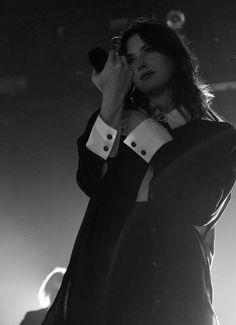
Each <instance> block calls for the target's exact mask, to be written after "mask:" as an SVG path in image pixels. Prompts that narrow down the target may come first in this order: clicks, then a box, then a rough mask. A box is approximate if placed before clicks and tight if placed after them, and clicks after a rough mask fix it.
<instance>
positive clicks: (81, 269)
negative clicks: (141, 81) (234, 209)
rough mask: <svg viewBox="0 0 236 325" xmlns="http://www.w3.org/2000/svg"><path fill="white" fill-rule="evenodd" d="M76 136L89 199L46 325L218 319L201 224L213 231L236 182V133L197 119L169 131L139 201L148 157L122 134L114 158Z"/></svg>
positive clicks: (180, 324)
mask: <svg viewBox="0 0 236 325" xmlns="http://www.w3.org/2000/svg"><path fill="white" fill-rule="evenodd" d="M97 114H98V112H96V113H95V114H94V115H93V116H92V117H91V119H90V120H89V123H88V126H87V128H86V130H85V132H84V134H83V135H82V136H81V137H80V138H79V140H78V150H79V165H78V173H77V181H78V184H79V186H80V187H81V189H82V190H83V191H84V192H85V193H86V194H87V195H88V196H89V197H90V201H89V204H88V208H87V211H86V213H85V216H84V219H83V223H82V225H81V227H80V231H79V233H78V236H77V239H76V242H75V245H74V248H73V252H72V256H71V260H70V263H69V266H68V269H67V272H66V275H65V276H64V280H63V283H62V286H61V289H60V291H59V294H58V296H57V298H56V300H55V302H54V304H53V306H52V308H51V310H50V311H49V313H48V315H47V317H46V319H45V321H44V322H43V325H49V324H50V325H52V324H53V325H62V324H70V325H74V324H76V325H77V324H80V323H81V324H83V325H93V324H96V325H98V324H101V325H118V324H119V325H128V324H129V325H130V324H135V325H156V324H161V325H200V324H201V325H213V319H214V313H213V311H212V306H211V302H212V301H211V298H212V292H211V291H212V288H211V282H210V278H209V265H208V264H207V262H206V261H205V260H204V256H203V254H202V250H201V245H202V244H203V243H202V242H201V238H200V236H199V234H198V233H197V231H196V229H195V227H194V226H195V225H198V226H202V225H205V226H206V227H208V228H209V229H211V228H212V227H213V226H214V224H215V223H216V221H217V220H218V218H219V216H220V215H221V214H222V211H223V209H224V208H225V206H226V203H227V202H228V200H229V197H230V191H231V189H232V186H233V184H234V180H235V169H236V168H235V167H236V132H235V130H234V128H233V127H232V126H231V125H230V124H228V123H224V122H213V121H208V120H202V119H196V120H193V121H192V122H190V123H188V124H187V125H184V126H182V127H179V128H177V129H175V130H172V135H173V138H174V140H173V141H171V142H169V143H167V144H165V145H164V146H163V147H161V148H160V149H159V150H158V151H157V153H156V154H155V155H154V157H153V158H152V160H151V162H150V164H151V165H152V166H153V168H154V172H155V176H154V179H153V180H152V182H151V184H150V188H149V200H148V202H144V203H136V202H135V201H136V196H137V192H138V190H139V186H140V183H141V181H142V179H143V177H144V175H145V173H146V171H147V168H148V166H149V164H147V163H146V162H145V161H144V160H143V159H142V158H141V157H139V156H138V155H137V154H136V153H134V152H133V151H132V150H131V149H130V148H129V147H127V146H126V145H125V144H124V143H123V142H122V141H121V143H120V147H119V152H118V155H117V157H116V158H109V159H108V160H107V164H108V172H107V173H106V174H105V176H104V177H101V175H102V170H103V165H104V163H105V162H104V160H103V159H102V158H100V157H99V156H97V155H95V154H94V153H92V152H91V151H89V150H88V149H87V148H86V142H87V140H88V137H89V135H90V132H91V128H92V126H93V124H94V122H95V120H96V117H97Z"/></svg>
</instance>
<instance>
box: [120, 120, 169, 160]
mask: <svg viewBox="0 0 236 325" xmlns="http://www.w3.org/2000/svg"><path fill="white" fill-rule="evenodd" d="M172 139H173V137H172V136H171V134H170V133H169V131H168V130H167V129H166V128H165V127H164V126H162V125H161V124H160V123H158V122H156V121H155V120H154V119H153V118H148V119H146V120H144V121H143V122H142V123H140V124H139V125H138V126H137V127H136V128H135V129H134V130H133V131H132V132H131V133H130V134H129V135H128V136H127V138H126V139H125V140H124V143H125V144H126V145H127V146H129V147H130V148H131V149H132V150H133V151H135V152H136V153H137V154H138V155H139V156H140V157H142V158H143V159H144V160H145V161H146V162H147V163H149V162H150V160H151V159H152V157H153V155H154V154H155V153H156V152H157V150H158V149H160V148H161V147H162V146H163V145H164V144H165V143H167V142H169V141H171V140H172Z"/></svg>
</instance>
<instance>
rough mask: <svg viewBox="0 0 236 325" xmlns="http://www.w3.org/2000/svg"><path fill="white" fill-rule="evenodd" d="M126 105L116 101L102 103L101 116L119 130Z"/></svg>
mask: <svg viewBox="0 0 236 325" xmlns="http://www.w3.org/2000/svg"><path fill="white" fill-rule="evenodd" d="M123 109H124V104H123V103H119V102H116V101H106V100H103V101H102V105H101V111H100V116H101V118H102V119H103V121H104V122H105V123H107V124H108V125H110V126H111V127H114V128H115V129H119V127H120V122H121V117H122V113H123Z"/></svg>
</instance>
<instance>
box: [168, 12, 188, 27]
mask: <svg viewBox="0 0 236 325" xmlns="http://www.w3.org/2000/svg"><path fill="white" fill-rule="evenodd" d="M166 24H167V25H168V26H169V27H171V28H174V29H178V28H182V27H183V26H184V24H185V15H184V13H183V12H182V11H181V10H171V11H169V12H168V14H167V15H166Z"/></svg>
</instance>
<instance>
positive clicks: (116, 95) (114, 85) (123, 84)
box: [91, 51, 134, 104]
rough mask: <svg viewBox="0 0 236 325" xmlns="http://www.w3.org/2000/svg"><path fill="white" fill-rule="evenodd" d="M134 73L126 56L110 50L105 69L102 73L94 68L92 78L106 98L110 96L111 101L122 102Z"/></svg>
mask: <svg viewBox="0 0 236 325" xmlns="http://www.w3.org/2000/svg"><path fill="white" fill-rule="evenodd" d="M133 74H134V72H133V71H132V70H131V69H130V67H129V65H128V63H127V60H126V57H125V56H118V55H117V54H116V52H115V51H109V56H108V59H107V62H106V64H105V66H104V68H103V70H102V71H101V72H100V73H97V72H96V71H95V70H93V71H92V78H91V80H92V82H93V83H94V84H95V86H96V87H97V88H98V89H99V90H100V91H101V92H102V94H103V97H105V98H106V100H107V99H108V98H109V100H110V101H111V102H116V101H119V103H120V104H121V102H122V101H124V99H125V96H126V94H127V92H128V91H129V89H130V87H131V84H132V80H133Z"/></svg>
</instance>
